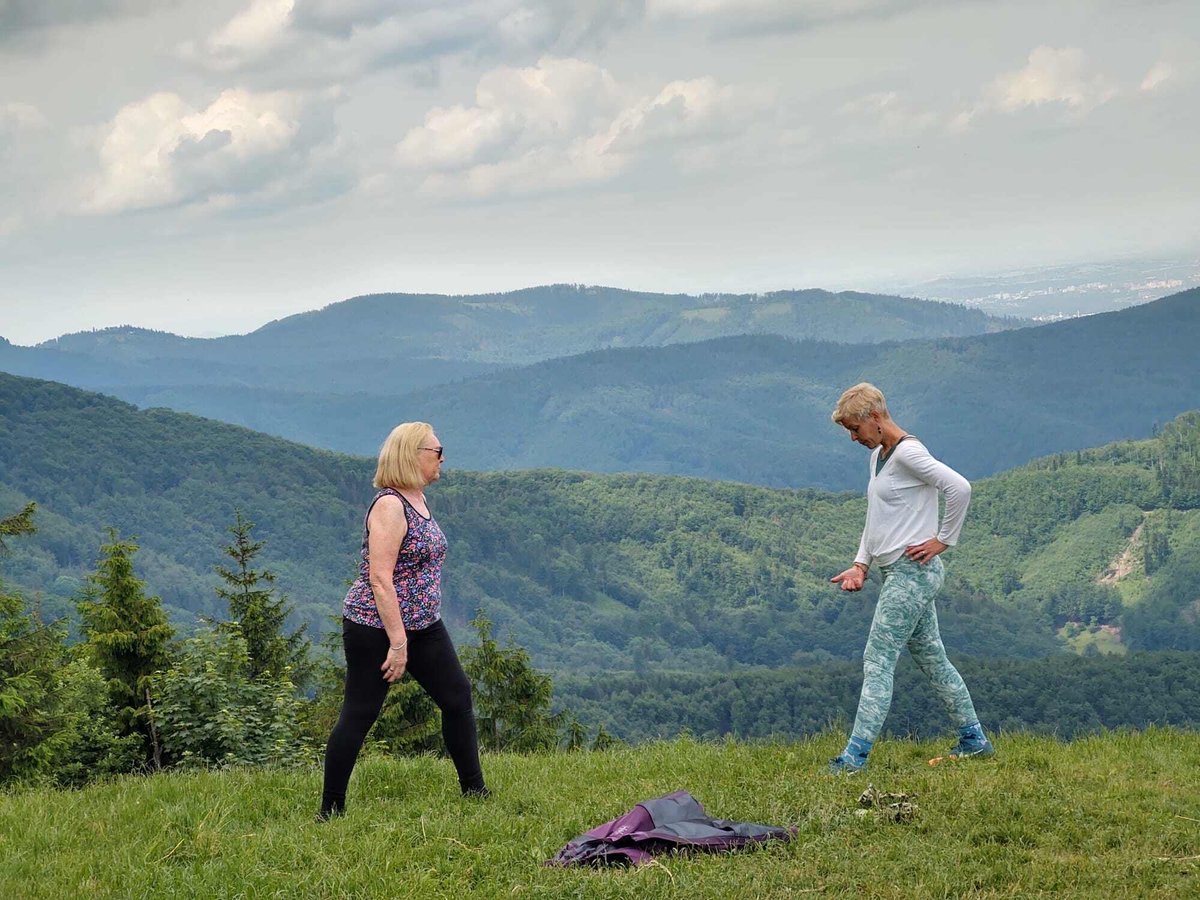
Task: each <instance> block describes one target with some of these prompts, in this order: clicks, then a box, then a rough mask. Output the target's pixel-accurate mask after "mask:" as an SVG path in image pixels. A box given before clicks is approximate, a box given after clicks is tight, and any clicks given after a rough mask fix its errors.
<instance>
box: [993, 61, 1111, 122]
mask: <svg viewBox="0 0 1200 900" xmlns="http://www.w3.org/2000/svg"><path fill="white" fill-rule="evenodd" d="M988 94H989V98H990V100H991V102H992V104H993V105H994V106H995V107H996V108H998V109H1000V110H1003V111H1004V112H1010V113H1011V112H1017V111H1019V110H1022V109H1025V108H1027V107H1030V106H1044V105H1047V104H1062V105H1064V106H1067V107H1069V108H1071V109H1073V110H1076V111H1079V112H1085V111H1087V110H1090V109H1092V108H1093V107H1096V106H1099V105H1100V104H1102V103H1105V102H1107V101H1108V100H1110V99H1112V97H1113V96H1114V95H1115V94H1116V89H1115V88H1114V87H1113V86H1112V84H1111V83H1110V82H1109V81H1108V79H1106V78H1105V77H1104V76H1102V75H1099V74H1094V73H1092V72H1091V71H1090V67H1089V65H1088V61H1087V58H1086V56H1085V55H1084V52H1083V51H1082V50H1080V49H1079V48H1078V47H1063V48H1055V47H1046V46H1042V47H1038V48H1037V49H1035V50H1034V51H1033V52H1032V53H1030V54H1029V61H1028V62H1027V63H1026V65H1025V67H1024V68H1022V69H1019V70H1018V71H1016V72H1008V73H1005V74H1003V75H1000V76H999V77H997V78H996V79H995V81H993V82H992V84H991V86H990V88H989V91H988Z"/></svg>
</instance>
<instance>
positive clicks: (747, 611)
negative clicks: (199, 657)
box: [0, 376, 1200, 671]
mask: <svg viewBox="0 0 1200 900" xmlns="http://www.w3.org/2000/svg"><path fill="white" fill-rule="evenodd" d="M441 435H442V437H443V439H444V440H445V441H446V443H447V445H449V446H451V447H452V446H453V437H452V435H451V433H449V432H446V431H444V430H442V431H441ZM1197 435H1200V416H1191V417H1185V419H1183V420H1181V421H1180V423H1178V424H1173V425H1171V426H1170V427H1168V428H1167V429H1165V430H1164V432H1163V434H1162V435H1161V436H1160V437H1159V438H1156V439H1153V440H1149V441H1144V442H1140V443H1129V444H1120V445H1112V446H1109V447H1106V448H1102V449H1098V450H1095V451H1088V452H1081V453H1078V454H1068V455H1065V456H1059V457H1052V458H1048V459H1045V460H1041V461H1038V462H1036V463H1032V464H1030V465H1029V466H1027V467H1024V468H1021V469H1017V470H1014V471H1013V472H1010V473H1006V474H1004V475H1002V476H998V477H996V478H993V479H988V480H984V481H981V482H979V483H977V485H976V492H975V497H974V501H973V507H972V512H971V515H970V517H969V520H968V525H967V529H966V531H965V533H964V537H963V541H962V544H961V546H960V547H959V548H957V549H955V550H954V551H953V552H952V553H951V554H950V556H948V561H949V571H950V577H949V580H948V583H947V589H946V598H945V601H944V602H943V609H944V613H943V632H944V634H945V635H946V637H947V641H948V643H949V644H950V646H952V647H953V648H954V649H955V650H956V652H959V653H964V654H967V655H974V656H1041V655H1045V654H1046V653H1050V652H1054V651H1055V650H1056V649H1058V648H1060V647H1061V646H1062V645H1061V643H1060V641H1059V639H1058V638H1057V637H1055V631H1056V630H1057V629H1060V628H1062V627H1064V626H1065V625H1066V623H1068V622H1080V623H1083V625H1085V626H1086V627H1088V628H1099V627H1102V626H1106V625H1118V626H1128V627H1129V628H1132V629H1133V631H1132V632H1131V633H1132V634H1134V635H1136V636H1137V640H1135V641H1133V642H1132V643H1131V644H1130V645H1131V646H1134V647H1137V648H1141V649H1200V641H1194V639H1193V636H1194V635H1200V627H1198V626H1196V624H1195V622H1194V621H1193V619H1194V616H1193V614H1192V606H1191V604H1192V601H1193V600H1196V599H1198V598H1200V572H1197V571H1193V570H1194V569H1196V567H1197V564H1196V563H1195V562H1194V560H1196V559H1197V558H1200V553H1196V552H1194V549H1195V548H1196V547H1197V545H1198V544H1200V519H1198V518H1197V516H1195V515H1194V514H1193V511H1194V510H1196V509H1200V477H1198V476H1197V474H1196V473H1197V472H1200V460H1197V459H1196V447H1197V446H1198V445H1200V440H1198V439H1197ZM1189 454H1190V455H1189ZM451 458H453V457H451ZM371 472H372V465H371V462H370V461H369V460H365V459H353V458H350V457H345V456H339V455H336V454H331V453H327V452H322V451H315V450H312V449H310V448H306V447H302V446H298V445H295V444H289V443H287V442H284V441H280V440H278V439H274V438H269V437H267V436H265V435H260V434H255V433H252V432H247V431H245V430H243V429H239V428H235V427H233V426H228V425H222V424H220V423H215V422H210V421H206V420H202V419H197V418H194V417H191V416H186V415H180V414H177V413H172V412H169V411H166V410H150V411H138V410H136V409H134V408H132V407H130V406H128V405H126V404H123V403H120V402H118V401H115V400H112V399H111V398H106V397H103V396H100V395H95V394H87V393H84V392H81V391H76V390H73V389H71V388H67V387H65V386H62V385H55V384H52V383H48V382H36V381H30V380H27V379H19V378H14V377H12V376H0V508H2V509H7V510H10V511H12V512H15V511H16V510H18V509H20V508H21V506H22V505H23V504H24V503H25V502H26V501H28V500H34V501H37V502H38V503H39V504H40V507H41V508H40V510H39V513H38V519H37V521H38V525H39V528H40V531H39V533H38V534H37V535H35V536H34V537H33V538H30V539H27V540H24V541H21V542H19V543H17V544H16V545H15V546H14V548H13V549H14V552H13V554H12V555H11V556H10V557H8V558H7V559H5V560H3V562H2V563H0V565H2V569H0V574H2V576H3V577H4V578H5V580H6V581H8V582H10V583H12V584H14V585H16V586H18V587H20V588H22V589H23V590H24V591H25V592H26V594H27V596H29V597H30V598H31V599H34V598H37V597H41V598H42V600H43V604H44V606H45V608H46V610H47V611H48V612H49V613H51V614H61V613H65V612H68V611H69V610H70V609H71V604H70V598H71V597H72V596H73V594H74V593H75V592H76V591H77V590H78V588H79V586H80V579H81V578H82V577H83V575H84V574H85V573H86V572H87V571H88V570H89V569H90V568H91V566H92V564H93V562H94V560H95V555H96V552H97V548H98V547H99V545H100V544H101V542H102V541H103V540H104V536H105V533H106V529H107V528H108V527H109V526H113V527H116V528H117V529H118V530H119V531H120V532H121V534H123V535H126V536H129V535H133V536H136V537H137V538H138V539H139V540H140V542H141V544H142V547H143V549H142V552H141V553H140V554H139V556H138V559H137V563H138V569H139V573H140V574H141V576H142V577H144V578H145V579H146V581H147V582H148V584H149V586H150V589H151V590H152V591H153V592H156V593H158V594H159V595H160V596H161V597H162V598H163V601H164V603H165V605H166V606H167V608H168V610H169V611H170V612H171V614H172V616H173V617H174V618H175V619H176V621H179V622H187V621H189V620H190V619H191V618H192V617H193V616H194V615H195V614H197V613H199V614H208V615H212V614H216V613H219V612H220V607H219V605H218V603H217V598H216V595H215V593H214V592H213V587H214V585H215V583H216V578H215V575H214V574H213V566H214V565H215V564H216V563H217V562H218V561H219V559H220V552H221V547H222V546H223V545H224V543H225V542H226V541H227V540H228V534H227V532H226V530H225V529H226V528H227V527H228V525H229V524H230V523H231V522H232V521H233V516H234V510H235V509H241V510H242V511H243V513H244V514H245V515H246V516H247V517H248V518H250V519H251V520H252V521H254V522H257V523H258V530H257V532H256V536H258V537H259V538H261V539H265V540H267V542H268V546H267V551H266V554H265V557H264V559H265V562H266V564H267V565H268V566H269V567H270V568H272V569H274V570H275V571H276V572H277V573H278V574H279V576H280V582H279V583H280V585H281V587H282V589H283V590H284V591H286V592H287V593H288V594H289V595H290V596H291V598H292V600H293V602H294V603H295V604H296V606H297V607H298V609H299V612H300V615H301V617H302V618H304V619H305V620H307V621H309V622H311V623H313V624H314V625H315V626H316V627H317V628H318V629H322V628H324V627H325V626H326V623H327V621H328V617H329V616H331V615H336V614H337V612H338V611H339V609H340V607H339V602H340V598H341V596H342V595H343V594H344V590H345V584H346V581H347V579H349V578H351V577H352V576H353V574H354V572H355V570H356V554H357V552H358V547H359V541H360V535H361V531H360V529H361V516H362V513H363V509H364V507H365V503H366V501H367V500H368V499H369V497H370V496H371V493H372V490H371V488H370V484H369V482H370V476H371ZM1189 479H1190V480H1189ZM431 498H432V503H433V508H434V510H435V512H436V514H437V516H438V518H439V521H440V522H441V523H442V525H443V527H444V528H445V529H446V531H447V533H448V534H449V536H450V540H451V546H452V550H451V558H450V564H449V566H448V569H447V582H446V597H447V606H446V612H447V616H448V618H449V620H450V622H451V624H452V626H455V627H459V626H461V625H462V623H463V622H464V621H465V620H466V619H467V618H469V617H470V616H471V614H472V613H473V611H474V610H475V609H476V608H477V607H479V606H483V607H485V608H486V609H487V611H488V613H489V615H490V616H491V617H492V618H493V620H494V621H495V622H496V623H497V625H498V626H499V629H500V630H499V633H500V634H501V635H504V634H506V633H511V634H512V635H513V636H514V637H515V639H516V640H517V641H518V642H519V643H521V644H522V645H523V646H526V647H528V648H529V649H530V650H531V652H532V653H533V654H534V658H535V660H537V662H538V663H539V664H540V665H543V666H547V667H550V668H555V669H571V670H593V669H603V670H611V669H614V668H617V669H631V668H633V667H634V666H635V665H648V666H654V667H659V668H663V667H665V668H671V669H691V670H700V671H702V670H711V669H713V668H714V667H716V668H725V667H728V666H730V665H760V666H780V665H805V664H808V663H812V662H819V661H822V660H826V659H830V658H852V657H854V656H855V655H856V654H857V653H858V652H859V651H860V650H861V641H862V636H863V634H864V633H865V631H866V628H867V624H868V623H869V620H870V616H871V604H872V601H873V599H874V597H875V591H876V590H877V587H876V585H875V584H874V583H871V585H870V586H869V587H868V589H867V590H866V591H864V592H863V593H862V594H861V595H857V596H846V595H844V594H842V593H841V592H839V591H837V590H836V589H835V588H833V587H832V586H831V585H829V583H828V579H829V577H830V576H831V575H832V574H834V573H835V572H837V571H839V570H840V569H841V568H842V567H843V566H844V565H845V564H846V561H847V560H848V559H849V558H850V556H851V555H852V553H853V551H854V548H855V547H856V545H857V539H858V534H859V531H860V529H861V523H862V519H863V512H864V507H863V503H864V501H863V500H862V498H861V497H860V496H855V495H848V494H826V493H820V492H816V491H787V490H771V489H768V488H761V487H753V486H749V485H739V484H731V483H728V482H704V481H697V480H691V479H680V478H669V477H656V476H632V475H620V476H617V475H610V476H604V475H588V474H584V473H571V472H561V471H534V472H506V473H471V472H462V471H458V470H453V469H451V470H449V471H448V472H447V474H446V476H445V478H444V480H443V482H442V483H440V484H438V485H437V486H436V487H435V488H434V489H433V490H432V491H431ZM1146 523H1148V525H1146ZM1143 525H1146V527H1148V528H1149V532H1146V531H1145V528H1143V532H1142V534H1149V536H1150V538H1151V543H1153V544H1154V547H1155V548H1156V549H1155V551H1154V553H1153V554H1151V555H1150V556H1147V553H1146V552H1145V550H1144V549H1143V551H1141V552H1140V553H1139V552H1137V551H1136V550H1134V551H1133V552H1132V553H1131V552H1130V547H1131V545H1132V544H1134V533H1136V532H1137V529H1138V528H1139V527H1141V526H1143ZM1138 540H1141V538H1140V537H1139V538H1138ZM1125 555H1129V557H1130V558H1129V561H1128V565H1127V566H1126V567H1125V569H1126V571H1124V574H1123V575H1122V576H1121V577H1120V578H1119V579H1116V581H1115V582H1113V583H1105V582H1104V581H1103V578H1104V575H1105V573H1106V572H1107V570H1108V568H1109V567H1110V566H1111V565H1112V563H1113V562H1114V560H1117V559H1120V558H1121V557H1123V556H1125ZM1126 581H1128V582H1130V583H1131V584H1134V583H1136V584H1137V585H1138V586H1137V587H1136V589H1135V590H1132V591H1130V597H1131V600H1130V602H1129V604H1128V605H1129V608H1128V609H1126V601H1125V599H1124V596H1125V595H1124V594H1122V592H1121V590H1120V585H1121V584H1123V583H1124V582H1126ZM1193 591H1195V593H1192V592H1193ZM1189 623H1191V624H1189ZM1135 626H1136V627H1135ZM1192 642H1195V643H1196V644H1197V646H1192Z"/></svg>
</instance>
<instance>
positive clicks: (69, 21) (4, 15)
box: [0, 0, 178, 43]
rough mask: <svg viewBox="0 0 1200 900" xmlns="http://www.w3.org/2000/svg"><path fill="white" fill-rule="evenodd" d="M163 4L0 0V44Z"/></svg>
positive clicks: (106, 0)
mask: <svg viewBox="0 0 1200 900" xmlns="http://www.w3.org/2000/svg"><path fill="white" fill-rule="evenodd" d="M173 2H178V0H173ZM163 5H164V3H161V2H156V0H0V43H4V42H9V41H14V40H17V39H20V38H23V37H25V36H27V35H29V34H30V33H36V32H38V31H42V30H45V29H49V28H55V27H59V26H64V25H78V24H83V23H88V22H96V21H101V20H103V19H114V18H120V17H122V16H130V15H142V14H145V13H148V12H150V11H151V10H153V9H155V8H161V7H162V6H163Z"/></svg>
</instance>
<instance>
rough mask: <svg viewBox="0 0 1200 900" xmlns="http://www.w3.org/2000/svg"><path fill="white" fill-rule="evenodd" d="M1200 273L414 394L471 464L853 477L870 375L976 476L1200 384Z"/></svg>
mask: <svg viewBox="0 0 1200 900" xmlns="http://www.w3.org/2000/svg"><path fill="white" fill-rule="evenodd" d="M1198 342H1200V289H1198V290H1191V291H1187V292H1184V293H1181V294H1177V295H1174V296H1171V297H1167V298H1164V299H1162V300H1158V301H1155V302H1154V303H1150V304H1146V305H1144V306H1140V307H1136V308H1131V309H1126V310H1120V311H1118V312H1114V313H1107V314H1102V315H1096V316H1089V317H1087V318H1083V319H1075V320H1070V321H1065V322H1060V323H1056V324H1053V325H1045V326H1041V327H1039V328H1027V329H1020V330H1015V331H1006V332H1002V333H999V334H991V335H983V336H978V337H969V338H951V339H943V340H936V341H905V342H902V343H885V344H878V345H870V346H856V347H847V346H844V345H836V344H827V343H818V342H807V341H802V342H791V341H786V340H784V339H781V338H777V337H768V336H756V337H755V336H752V337H737V338H726V339H722V340H719V341H710V342H707V343H702V344H691V345H681V346H675V347H667V348H661V349H647V348H630V349H626V350H607V351H599V352H596V353H592V354H586V355H582V356H577V357H571V358H568V359H560V360H552V361H549V362H545V363H540V364H538V365H535V366H529V367H525V368H522V369H516V370H510V371H506V372H498V373H494V374H492V375H490V376H488V377H486V378H480V379H474V380H471V381H467V382H463V383H460V384H454V385H446V386H442V387H439V388H438V389H436V390H435V391H427V392H419V393H417V394H414V395H413V396H411V397H405V398H401V400H400V401H399V406H400V407H401V408H402V409H404V410H405V411H406V413H411V417H413V418H436V420H437V421H438V422H439V423H440V425H441V427H442V428H443V430H445V431H447V432H448V433H451V434H453V435H454V438H453V439H452V441H451V444H450V446H451V448H452V450H453V452H454V459H455V462H456V463H457V464H458V465H462V466H466V467H468V468H477V469H482V468H488V469H491V468H497V469H500V468H525V467H534V466H549V465H553V466H567V467H570V468H581V469H587V470H589V471H629V470H634V471H649V472H662V473H670V474H682V475H695V476H698V477H703V478H727V479H732V480H736V481H748V482H754V483H758V484H767V485H773V486H779V487H784V486H788V487H809V486H812V487H822V488H831V489H857V488H858V487H859V486H860V482H861V480H862V478H863V468H864V464H863V461H862V458H861V457H862V454H861V452H860V448H858V447H857V446H854V445H852V444H851V443H850V441H848V440H847V439H846V435H845V433H844V432H843V431H842V430H841V429H839V428H837V427H836V426H833V425H832V424H831V423H830V421H829V411H830V409H832V407H833V404H834V403H835V401H836V400H837V397H838V396H839V394H840V393H841V391H842V390H843V389H844V388H845V387H847V386H849V385H850V384H853V383H855V382H857V381H861V380H869V381H872V382H874V383H876V384H878V385H879V386H880V387H881V388H882V389H883V390H884V393H885V394H887V396H888V398H889V403H890V404H891V408H892V410H893V413H894V414H895V416H896V417H897V419H898V420H899V421H900V422H901V423H902V424H903V426H904V427H905V428H906V429H907V430H909V431H911V432H913V433H915V434H917V435H919V436H920V437H921V438H923V439H924V440H925V441H926V442H927V443H928V445H929V446H930V447H931V448H932V449H933V452H934V453H935V455H937V456H939V457H940V458H943V459H945V460H947V461H948V462H950V463H951V464H952V465H954V466H955V468H958V469H959V470H960V471H962V472H963V473H964V474H966V475H968V477H971V478H979V477H982V476H985V475H990V474H994V473H996V472H999V471H1003V470H1004V469H1008V468H1012V467H1013V466H1017V465H1021V464H1022V463H1024V462H1026V461H1028V460H1029V459H1032V458H1035V457H1037V456H1043V455H1046V454H1049V453H1055V452H1061V451H1064V450H1075V449H1081V448H1084V447H1092V446H1096V445H1099V444H1103V443H1106V442H1108V441H1112V440H1119V439H1127V438H1136V437H1143V436H1148V435H1149V433H1150V431H1151V428H1152V426H1153V425H1154V423H1155V422H1158V423H1162V422H1165V421H1167V420H1169V419H1171V418H1173V417H1175V416H1176V415H1178V414H1179V413H1181V412H1183V411H1184V410H1186V409H1189V408H1191V407H1193V406H1194V405H1195V402H1196V397H1198V396H1200V366H1198V365H1196V362H1195V345H1196V344H1197V343H1198Z"/></svg>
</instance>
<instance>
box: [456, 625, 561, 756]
mask: <svg viewBox="0 0 1200 900" xmlns="http://www.w3.org/2000/svg"><path fill="white" fill-rule="evenodd" d="M471 625H472V627H474V628H475V630H476V632H477V633H478V634H479V645H478V646H477V647H469V646H468V647H464V648H463V652H462V664H463V669H464V670H465V671H466V673H467V676H468V677H469V678H470V679H471V687H472V691H473V693H474V702H475V718H476V720H477V721H478V723H479V742H480V744H481V745H482V746H483V747H484V748H485V749H487V750H516V751H530V750H549V749H552V748H554V747H557V746H558V741H559V736H558V731H559V728H560V726H561V725H562V724H563V722H564V720H565V718H566V713H565V711H564V712H560V713H551V712H550V703H551V699H552V696H553V693H554V683H553V681H552V679H551V678H550V676H549V675H547V674H545V673H544V672H539V671H538V670H537V669H535V668H534V667H533V664H532V663H531V662H530V659H529V654H528V653H527V652H526V651H525V650H524V649H523V648H521V647H518V646H515V645H513V644H511V643H510V644H509V646H507V647H505V648H503V649H502V648H501V647H500V645H499V644H497V643H496V641H495V639H494V638H493V637H492V623H491V622H490V621H489V620H488V618H487V617H486V616H485V615H484V614H483V612H482V611H480V612H479V613H477V614H476V616H475V618H474V619H472V620H471Z"/></svg>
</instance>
